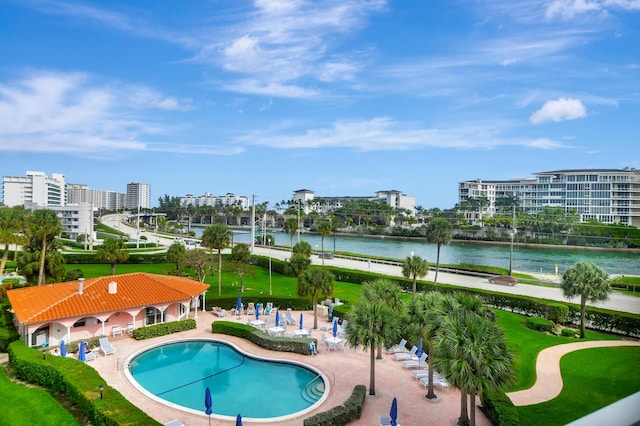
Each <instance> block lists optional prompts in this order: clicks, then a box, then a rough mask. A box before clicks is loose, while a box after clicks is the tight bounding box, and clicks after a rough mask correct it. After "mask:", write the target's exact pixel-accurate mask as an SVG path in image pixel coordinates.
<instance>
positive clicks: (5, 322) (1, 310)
mask: <svg viewBox="0 0 640 426" xmlns="http://www.w3.org/2000/svg"><path fill="white" fill-rule="evenodd" d="M10 307H11V305H10V304H9V300H3V301H2V303H0V352H7V348H8V347H9V344H10V343H11V342H15V341H16V340H18V339H19V338H20V335H19V334H18V332H17V331H16V329H15V327H14V325H13V315H12V314H11V312H9V308H10Z"/></svg>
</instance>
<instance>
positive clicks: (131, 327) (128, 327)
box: [127, 322, 135, 335]
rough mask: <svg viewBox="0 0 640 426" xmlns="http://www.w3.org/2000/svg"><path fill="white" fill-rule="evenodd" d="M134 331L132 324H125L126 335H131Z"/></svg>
mask: <svg viewBox="0 0 640 426" xmlns="http://www.w3.org/2000/svg"><path fill="white" fill-rule="evenodd" d="M134 329H135V327H134V326H133V323H132V322H130V323H129V324H127V334H128V335H131V334H132V333H133V330H134Z"/></svg>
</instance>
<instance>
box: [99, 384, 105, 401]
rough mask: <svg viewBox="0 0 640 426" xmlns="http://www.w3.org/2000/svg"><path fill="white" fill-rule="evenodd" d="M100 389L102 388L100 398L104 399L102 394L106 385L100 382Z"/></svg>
mask: <svg viewBox="0 0 640 426" xmlns="http://www.w3.org/2000/svg"><path fill="white" fill-rule="evenodd" d="M98 389H100V399H102V394H103V393H104V385H103V384H100V386H99V387H98Z"/></svg>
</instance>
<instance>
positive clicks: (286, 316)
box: [284, 309, 296, 324]
mask: <svg viewBox="0 0 640 426" xmlns="http://www.w3.org/2000/svg"><path fill="white" fill-rule="evenodd" d="M284 319H285V321H287V324H295V323H296V320H295V318H293V316H292V315H291V311H290V310H288V309H287V312H285V314H284Z"/></svg>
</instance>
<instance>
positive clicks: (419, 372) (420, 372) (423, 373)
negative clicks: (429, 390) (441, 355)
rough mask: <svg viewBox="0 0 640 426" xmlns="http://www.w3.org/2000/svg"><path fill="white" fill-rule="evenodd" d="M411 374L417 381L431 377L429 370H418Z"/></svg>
mask: <svg viewBox="0 0 640 426" xmlns="http://www.w3.org/2000/svg"><path fill="white" fill-rule="evenodd" d="M411 373H412V375H413V377H414V378H415V379H416V380H419V379H422V378H424V377H429V370H416V371H412V372H411Z"/></svg>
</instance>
